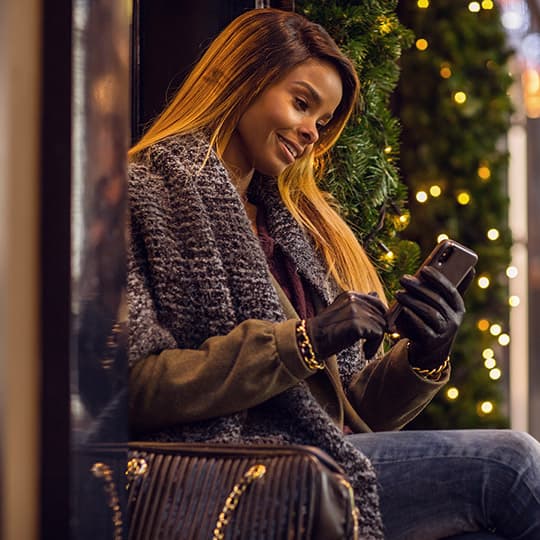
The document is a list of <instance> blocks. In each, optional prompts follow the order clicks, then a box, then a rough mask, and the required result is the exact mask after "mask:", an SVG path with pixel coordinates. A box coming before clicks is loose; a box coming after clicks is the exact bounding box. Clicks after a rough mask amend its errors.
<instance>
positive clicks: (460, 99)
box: [454, 92, 467, 105]
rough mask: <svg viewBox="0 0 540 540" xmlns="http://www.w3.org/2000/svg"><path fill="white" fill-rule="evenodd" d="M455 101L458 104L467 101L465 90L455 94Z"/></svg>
mask: <svg viewBox="0 0 540 540" xmlns="http://www.w3.org/2000/svg"><path fill="white" fill-rule="evenodd" d="M454 101H455V102H456V103H457V104H458V105H463V104H464V103H465V102H466V101H467V94H466V93H465V92H456V93H455V94H454Z"/></svg>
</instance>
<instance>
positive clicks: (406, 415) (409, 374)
mask: <svg viewBox="0 0 540 540" xmlns="http://www.w3.org/2000/svg"><path fill="white" fill-rule="evenodd" d="M449 377H450V368H448V369H447V370H446V372H444V373H443V376H442V377H441V379H440V380H439V381H430V380H429V379H426V378H425V377H422V376H420V375H418V374H417V373H416V372H415V371H414V370H413V369H412V367H411V365H410V364H409V360H408V354H407V340H405V339H402V340H400V341H399V342H398V343H397V344H396V345H394V347H392V349H390V350H389V351H388V352H387V353H386V354H385V355H383V356H381V357H379V358H377V359H375V360H373V361H372V362H370V363H369V364H368V365H367V366H366V367H365V368H364V369H362V370H361V371H360V372H359V373H357V374H356V376H355V377H353V379H352V381H351V384H350V386H349V388H348V392H347V394H348V398H349V401H350V402H351V404H352V406H353V407H354V409H355V410H356V412H357V413H358V414H359V416H360V417H361V418H362V419H363V420H365V422H366V423H367V424H368V425H369V427H370V428H371V429H372V430H373V431H391V430H397V429H401V428H402V427H404V426H405V425H406V424H407V423H408V422H410V421H411V420H412V419H413V418H414V417H415V416H417V415H418V414H419V413H420V412H421V411H422V410H423V409H424V408H425V407H426V405H428V403H429V402H430V401H431V400H432V399H433V397H434V396H435V394H436V393H437V392H438V391H439V390H440V389H441V388H442V387H443V386H444V385H445V384H446V383H447V382H448V379H449Z"/></svg>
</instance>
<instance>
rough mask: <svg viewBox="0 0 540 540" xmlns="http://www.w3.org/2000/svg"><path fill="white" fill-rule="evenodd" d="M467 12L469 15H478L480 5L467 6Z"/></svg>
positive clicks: (476, 3) (474, 3)
mask: <svg viewBox="0 0 540 540" xmlns="http://www.w3.org/2000/svg"><path fill="white" fill-rule="evenodd" d="M469 11H470V12H471V13H478V12H479V11H480V4H479V3H478V2H471V3H470V4H469Z"/></svg>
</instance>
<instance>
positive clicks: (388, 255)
mask: <svg viewBox="0 0 540 540" xmlns="http://www.w3.org/2000/svg"><path fill="white" fill-rule="evenodd" d="M384 258H385V259H386V260H387V261H389V262H390V261H393V260H394V258H395V254H394V252H393V251H387V252H386V253H385V254H384Z"/></svg>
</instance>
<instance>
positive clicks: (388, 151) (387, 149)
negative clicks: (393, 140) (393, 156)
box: [384, 146, 392, 154]
mask: <svg viewBox="0 0 540 540" xmlns="http://www.w3.org/2000/svg"><path fill="white" fill-rule="evenodd" d="M390 152H392V147H391V146H387V147H386V148H385V149H384V153H385V154H390Z"/></svg>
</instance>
